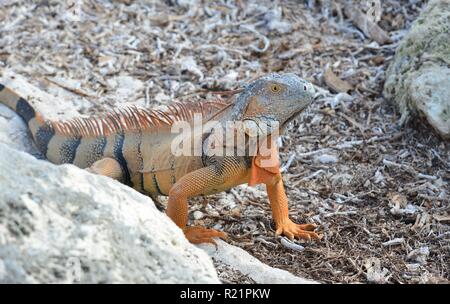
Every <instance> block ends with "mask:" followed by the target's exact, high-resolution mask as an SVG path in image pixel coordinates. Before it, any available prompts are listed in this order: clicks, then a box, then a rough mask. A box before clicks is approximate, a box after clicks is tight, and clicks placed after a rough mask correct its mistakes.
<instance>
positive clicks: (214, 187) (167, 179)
mask: <svg viewBox="0 0 450 304" xmlns="http://www.w3.org/2000/svg"><path fill="white" fill-rule="evenodd" d="M313 96H314V88H313V86H312V84H311V83H309V82H307V81H305V80H303V79H301V78H299V77H298V76H296V75H294V74H282V75H279V74H270V75H266V76H264V77H260V78H259V79H257V80H255V81H253V82H251V83H249V84H248V85H246V86H245V87H244V89H243V90H241V91H239V93H236V94H235V95H234V96H232V97H231V98H230V101H229V102H222V101H213V102H204V103H175V104H173V105H171V106H169V107H168V109H167V110H166V111H159V110H147V109H139V108H129V109H123V110H116V111H114V112H111V113H109V114H106V115H103V116H99V117H91V118H78V119H73V120H69V121H49V120H46V119H44V118H43V116H42V115H41V114H40V113H39V112H37V111H35V109H34V108H33V107H32V106H31V105H30V103H29V102H27V101H26V100H25V99H24V98H22V97H20V96H19V95H18V94H16V93H15V92H14V91H13V90H11V89H9V88H7V87H5V86H4V85H1V84H0V102H1V103H3V104H5V105H7V106H8V107H10V108H11V109H13V110H14V111H15V112H16V113H17V114H19V115H20V116H21V117H22V118H23V120H24V121H25V122H26V123H27V125H28V127H29V130H30V131H31V134H32V137H33V140H34V143H35V144H36V146H37V148H38V149H39V150H40V151H41V152H42V153H43V154H44V155H45V156H46V158H47V159H48V160H49V161H50V162H52V163H55V164H63V163H70V164H74V165H75V166H78V167H80V168H86V169H87V170H88V171H90V172H93V173H96V174H101V175H105V176H109V177H111V178H114V179H116V180H119V181H121V182H123V183H125V184H127V185H129V186H131V187H133V188H134V189H136V190H138V191H140V192H142V193H145V194H148V195H149V196H151V197H152V198H155V197H157V196H159V195H166V196H169V199H168V205H167V210H166V214H167V215H168V216H169V217H170V218H171V219H172V220H173V221H174V222H175V223H176V224H177V225H178V226H179V227H180V228H181V229H182V230H183V231H184V234H185V236H186V238H187V239H188V240H189V241H190V242H192V243H205V242H207V243H214V240H213V238H214V237H220V238H225V237H226V234H225V233H223V232H220V231H216V230H213V229H207V228H203V227H199V226H196V227H188V226H187V222H188V203H187V199H188V198H190V197H194V196H198V195H207V194H212V193H217V192H221V191H225V190H228V189H230V188H232V187H234V186H237V185H240V184H245V183H248V184H249V185H254V184H258V183H263V184H265V185H266V189H267V194H268V197H269V201H270V206H271V209H272V214H273V218H274V222H275V225H276V234H277V235H280V234H284V235H286V236H287V237H289V238H291V239H292V238H294V237H298V238H303V239H307V240H310V239H317V238H318V235H317V234H316V233H315V232H314V229H315V227H316V226H315V225H314V224H303V225H299V224H295V223H294V222H293V221H292V220H290V218H289V216H288V200H287V197H286V194H285V191H284V186H283V182H282V177H281V173H280V170H279V164H278V163H275V165H271V166H268V167H265V166H263V165H262V161H264V159H266V158H267V156H266V155H261V154H260V153H259V152H258V153H256V155H250V154H248V155H239V156H238V155H232V156H222V155H207V154H208V153H206V151H204V150H202V153H201V155H191V156H183V155H181V156H180V155H174V153H172V150H171V144H172V141H173V140H174V138H175V137H176V136H178V135H179V134H175V133H173V132H171V127H172V126H173V125H174V124H175V123H176V122H180V121H187V122H190V123H192V121H193V118H194V115H195V114H198V115H201V117H202V118H203V121H213V120H214V121H217V122H218V123H219V124H224V123H225V122H227V121H244V122H251V124H250V125H252V124H253V125H254V126H256V129H257V133H258V132H259V133H258V134H257V135H258V136H260V137H266V139H268V140H269V148H270V151H271V152H272V154H271V155H270V156H269V158H275V159H276V161H278V152H277V148H276V145H275V144H274V143H273V142H274V138H273V137H275V135H274V134H273V133H271V132H270V131H268V132H261V131H260V130H263V128H262V126H263V125H267V124H268V123H270V122H278V123H279V124H280V126H281V129H283V128H284V127H285V126H286V125H287V123H288V122H289V121H291V120H292V119H293V118H295V117H296V116H297V115H298V114H299V113H300V112H302V111H303V110H304V109H305V108H306V107H307V106H308V105H309V104H310V103H311V101H312V100H313ZM245 132H247V131H245ZM245 134H246V136H247V135H248V134H247V133H245ZM252 136H254V135H252ZM209 137H211V133H208V134H202V138H201V143H202V144H203V143H204V142H206V141H207V140H208V139H209ZM246 138H247V137H246ZM247 139H248V138H247ZM246 142H247V141H246ZM270 143H272V144H270Z"/></svg>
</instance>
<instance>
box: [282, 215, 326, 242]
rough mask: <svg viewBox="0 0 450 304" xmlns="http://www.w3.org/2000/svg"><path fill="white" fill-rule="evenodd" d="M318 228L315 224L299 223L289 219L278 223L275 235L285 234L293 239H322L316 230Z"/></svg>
mask: <svg viewBox="0 0 450 304" xmlns="http://www.w3.org/2000/svg"><path fill="white" fill-rule="evenodd" d="M316 228H317V226H316V225H315V224H302V225H299V224H296V223H294V222H292V221H291V220H289V221H287V222H284V223H282V224H279V225H278V227H277V231H276V232H275V235H277V236H278V235H281V234H284V235H285V236H287V237H288V238H289V239H291V240H293V239H294V237H297V238H299V239H304V240H307V241H310V240H312V239H316V240H318V239H320V237H319V235H318V234H317V233H315V232H314V229H316Z"/></svg>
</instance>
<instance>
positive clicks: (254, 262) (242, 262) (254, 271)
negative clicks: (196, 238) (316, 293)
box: [198, 240, 318, 284]
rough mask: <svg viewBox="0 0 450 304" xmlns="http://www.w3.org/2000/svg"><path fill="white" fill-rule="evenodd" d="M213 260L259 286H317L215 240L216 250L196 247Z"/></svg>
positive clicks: (211, 247)
mask: <svg viewBox="0 0 450 304" xmlns="http://www.w3.org/2000/svg"><path fill="white" fill-rule="evenodd" d="M198 246H199V247H200V248H202V249H204V250H205V251H206V252H208V254H209V255H210V256H211V257H213V258H214V259H215V260H218V261H220V262H221V263H223V264H226V265H228V266H230V267H232V268H234V269H236V270H239V271H240V272H241V273H242V274H244V275H247V276H248V277H250V278H252V279H253V280H254V281H255V282H256V283H259V284H317V283H318V282H315V281H311V280H307V279H303V278H300V277H297V276H295V275H293V274H292V273H290V272H287V271H285V270H282V269H277V268H273V267H270V266H269V265H266V264H264V263H262V262H261V261H259V260H258V259H257V258H255V257H253V256H251V255H250V254H249V253H248V252H246V251H245V250H243V249H241V248H238V247H235V246H231V245H229V244H227V243H225V242H224V241H221V240H217V250H216V249H215V247H214V246H212V245H206V244H202V245H198Z"/></svg>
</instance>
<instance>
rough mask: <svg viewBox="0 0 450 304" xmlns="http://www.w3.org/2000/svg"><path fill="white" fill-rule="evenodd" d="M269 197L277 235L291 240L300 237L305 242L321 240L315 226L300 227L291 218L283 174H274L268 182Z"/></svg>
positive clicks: (304, 225) (305, 225)
mask: <svg viewBox="0 0 450 304" xmlns="http://www.w3.org/2000/svg"><path fill="white" fill-rule="evenodd" d="M266 187H267V195H268V196H269V201H270V207H271V208H272V214H273V220H274V221H275V226H276V232H275V234H276V235H280V234H284V235H286V236H287V237H288V238H290V239H291V240H292V239H294V237H298V238H301V239H305V240H311V239H319V236H318V235H317V233H315V232H313V230H314V229H315V228H316V225H314V224H303V225H299V224H296V223H294V222H293V221H292V220H291V219H290V218H289V210H288V199H287V197H286V193H285V192H284V186H283V180H282V178H281V173H280V172H278V173H277V174H274V176H273V178H272V179H270V180H268V181H266Z"/></svg>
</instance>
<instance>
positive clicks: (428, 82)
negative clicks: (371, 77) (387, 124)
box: [384, 0, 450, 138]
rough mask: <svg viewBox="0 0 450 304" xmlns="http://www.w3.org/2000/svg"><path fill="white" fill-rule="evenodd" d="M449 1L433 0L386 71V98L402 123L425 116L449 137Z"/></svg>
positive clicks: (400, 45)
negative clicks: (396, 108) (396, 106)
mask: <svg viewBox="0 0 450 304" xmlns="http://www.w3.org/2000/svg"><path fill="white" fill-rule="evenodd" d="M449 67H450V1H449V0H432V1H430V3H429V4H428V7H427V9H425V11H424V12H422V14H421V15H420V16H419V17H418V18H417V20H416V21H415V22H414V23H413V25H412V27H411V30H410V32H409V33H408V34H407V35H406V36H405V37H404V38H403V40H402V41H401V42H400V44H399V46H398V48H397V51H396V54H395V57H394V59H393V61H392V63H391V65H390V67H389V69H388V71H387V78H386V83H385V87H384V95H385V96H386V98H388V99H391V100H393V101H394V102H395V103H396V104H397V105H398V108H399V110H400V112H401V114H402V118H401V123H403V122H405V121H406V120H407V119H409V118H411V117H414V118H417V117H423V118H425V119H426V120H427V121H428V123H429V124H430V125H431V126H433V128H434V129H435V130H436V131H437V132H438V133H439V134H441V135H442V136H443V137H444V138H450V68H449Z"/></svg>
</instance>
